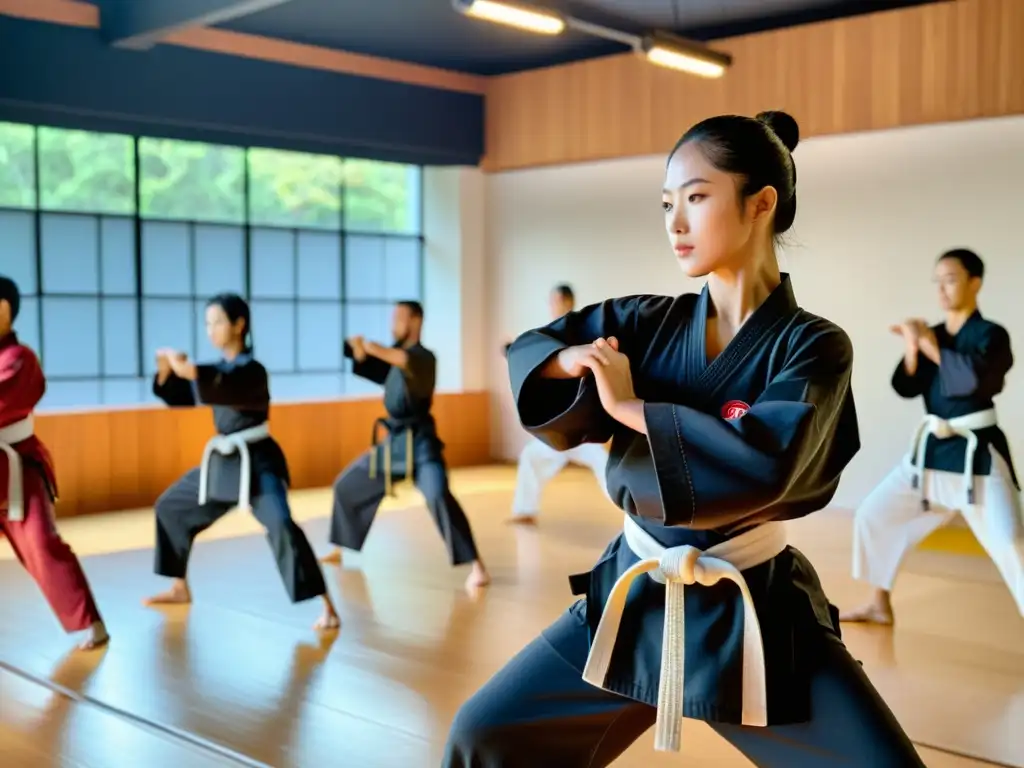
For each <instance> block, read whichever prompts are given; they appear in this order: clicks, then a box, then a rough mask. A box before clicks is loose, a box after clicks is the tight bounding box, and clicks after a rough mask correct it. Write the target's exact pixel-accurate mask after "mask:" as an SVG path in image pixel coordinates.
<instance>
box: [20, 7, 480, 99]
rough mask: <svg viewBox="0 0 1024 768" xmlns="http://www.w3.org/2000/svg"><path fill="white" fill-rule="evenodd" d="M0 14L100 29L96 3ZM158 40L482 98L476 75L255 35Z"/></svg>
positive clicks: (205, 33)
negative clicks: (474, 94)
mask: <svg viewBox="0 0 1024 768" xmlns="http://www.w3.org/2000/svg"><path fill="white" fill-rule="evenodd" d="M131 1H132V2H142V0H131ZM168 2H173V0H168ZM0 16H15V17H17V18H21V19H32V20H35V21H45V22H50V23H52V24H65V25H70V26H75V27H93V28H97V29H98V28H99V26H100V14H99V9H98V8H97V7H96V6H95V5H92V4H90V3H83V2H78V0H0ZM161 42H162V43H166V44H170V45H178V46H181V47H184V48H195V49H199V50H204V51H211V52H213V53H222V54H226V55H230V56H242V57H245V58H250V59H259V60H262V61H271V62H275V63H278V64H289V65H292V66H297V67H305V68H307V69H320V70H326V71H328V72H336V73H339V74H346V75H357V76H360V77H372V78H376V79H378V80H390V81H393V82H399V83H408V84H410V85H421V86H425V87H428V88H440V89H442V90H446V91H459V92H462V93H476V94H482V93H484V91H485V90H486V82H487V80H486V78H484V77H479V76H476V75H469V74H465V73H463V72H453V71H451V70H447V69H440V68H438V67H428V66H424V65H421V64H409V63H406V62H400V61H393V60H391V59H385V58H381V57H378V56H366V55H363V54H358V53H348V52H345V51H336V50H332V49H330V48H321V47H318V46H315V45H304V44H301V43H292V42H288V41H286V40H276V39H272V38H269V37H262V36H260V35H248V34H243V33H241V32H231V31H229V30H226V29H215V28H209V27H191V28H189V29H183V30H180V31H178V32H175V33H173V34H170V35H168V36H167V37H166V38H164V40H162V41H161Z"/></svg>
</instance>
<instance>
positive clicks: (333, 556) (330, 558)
mask: <svg viewBox="0 0 1024 768" xmlns="http://www.w3.org/2000/svg"><path fill="white" fill-rule="evenodd" d="M320 562H321V563H323V564H324V565H341V549H335V550H333V551H332V552H330V553H328V554H326V555H324V556H323V557H321V558H320Z"/></svg>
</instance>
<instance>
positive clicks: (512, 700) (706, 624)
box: [443, 112, 923, 768]
mask: <svg viewBox="0 0 1024 768" xmlns="http://www.w3.org/2000/svg"><path fill="white" fill-rule="evenodd" d="M798 139H799V130H798V127H797V125H796V122H795V121H794V120H793V119H792V118H791V117H790V116H789V115H786V114H784V113H778V112H775V113H766V114H763V115H759V116H758V117H757V118H749V117H739V116H733V115H728V116H721V117H715V118H711V119H708V120H705V121H703V122H701V123H698V124H697V125H695V126H693V127H692V128H691V129H690V130H689V131H687V132H686V134H685V135H684V136H683V137H682V139H680V141H679V143H678V144H677V145H676V147H675V148H674V149H673V151H672V153H671V154H670V155H669V159H668V164H667V168H666V173H665V181H664V190H663V195H662V206H663V208H664V214H665V226H666V230H667V232H668V236H669V241H670V243H671V245H672V247H673V249H674V251H675V256H676V259H677V260H678V262H679V265H680V267H681V268H682V270H683V272H684V273H685V274H686V275H688V276H690V277H705V276H706V277H707V284H706V285H705V286H704V288H703V290H702V291H701V292H700V293H699V294H694V293H689V294H683V295H681V296H675V297H672V296H629V297H625V298H619V299H610V300H608V301H605V302H603V303H601V304H597V305H593V306H590V307H586V308H584V309H582V310H580V311H574V312H569V313H568V314H567V315H565V316H564V317H562V318H560V319H559V320H556V321H554V322H553V323H551V324H550V325H548V326H546V327H544V328H539V329H537V330H534V331H529V332H527V333H525V334H523V335H522V336H520V337H519V338H518V339H517V340H516V341H515V342H514V343H513V344H512V348H511V349H510V351H509V356H508V357H509V375H510V378H511V381H512V390H513V394H514V396H515V400H516V405H517V408H518V412H519V417H520V421H521V422H522V424H523V426H524V427H525V428H526V429H527V430H529V431H530V432H531V433H532V434H534V435H536V436H537V437H539V438H540V439H541V440H543V441H544V442H546V443H548V444H549V445H550V446H552V447H553V448H555V449H557V450H565V449H567V448H571V447H573V446H575V445H579V444H581V443H583V442H604V441H605V440H607V439H609V438H611V439H612V446H611V452H610V456H609V463H608V473H607V478H608V491H609V494H610V495H611V497H612V498H613V499H614V500H615V502H616V503H617V504H618V506H619V507H620V508H621V509H622V510H623V512H624V521H623V533H622V534H620V535H619V536H618V537H617V538H616V539H615V540H614V541H613V542H612V543H611V544H610V545H609V546H608V548H607V549H606V550H605V553H604V554H603V556H602V557H601V558H600V560H599V561H598V563H597V564H596V565H595V567H594V569H593V570H592V571H590V572H589V573H585V574H580V575H578V576H574V577H572V578H571V579H570V584H571V586H572V588H573V592H574V593H575V594H579V595H583V597H582V598H581V599H580V600H579V601H577V602H576V603H575V604H574V605H573V606H572V607H571V608H570V609H569V610H568V611H567V612H566V613H564V614H563V615H562V617H561V618H559V619H558V620H557V621H556V622H555V623H554V624H553V625H552V626H550V627H549V628H548V629H546V630H545V631H544V632H543V634H542V635H541V636H540V637H539V638H537V639H536V640H534V641H533V642H532V643H531V644H530V645H528V646H527V647H526V648H525V649H523V650H522V651H521V652H520V653H519V654H518V655H517V656H516V657H515V658H514V659H513V660H512V661H510V662H509V664H508V665H507V666H506V667H505V668H504V669H502V670H501V671H500V672H498V673H497V674H496V675H495V676H494V677H493V678H492V679H491V680H490V681H489V682H488V683H487V684H486V685H485V686H484V687H483V688H482V689H481V690H480V691H478V692H477V693H476V694H475V695H474V696H473V697H472V698H471V699H470V700H469V701H468V702H466V703H465V704H464V705H463V707H462V708H461V709H460V711H459V712H458V714H457V715H456V717H455V720H454V722H453V724H452V728H451V733H450V735H449V740H448V745H447V748H446V755H445V758H444V763H443V764H444V765H445V766H447V767H448V768H456V767H464V768H469V767H470V766H472V768H498V766H501V768H513V767H516V768H519V767H521V768H542V767H543V766H558V768H599V766H606V765H609V764H610V763H612V762H613V761H614V760H615V758H616V757H618V756H619V755H620V754H621V753H622V752H623V751H625V749H626V748H627V747H628V746H629V745H630V744H631V743H632V742H633V741H635V740H636V739H637V738H639V737H640V735H641V734H643V733H644V732H645V731H646V730H647V729H648V728H650V727H651V725H652V724H654V725H655V746H656V748H658V749H663V750H675V749H678V748H679V742H680V730H679V727H680V725H681V723H682V720H683V718H692V719H697V720H704V721H706V722H708V723H709V724H710V725H711V726H712V727H713V728H714V729H715V730H716V731H718V732H719V733H720V734H721V735H722V736H724V737H725V738H726V739H728V740H729V741H730V742H731V743H732V744H734V745H735V746H736V747H737V748H738V749H739V750H740V751H742V752H743V753H744V754H745V755H746V756H747V757H748V758H749V759H750V760H751V761H752V762H753V763H754V764H756V765H758V766H770V767H771V768H812V766H813V767H814V768H819V767H820V766H827V765H843V766H847V767H848V768H854V767H855V766H859V767H862V768H914V767H915V766H918V767H920V768H923V763H922V762H921V760H920V758H919V757H918V755H917V753H916V751H915V750H914V747H913V745H912V744H911V742H910V740H909V739H908V738H907V736H906V735H905V734H904V732H903V730H902V729H901V728H900V726H899V724H898V723H897V722H896V720H895V718H894V717H893V715H892V713H891V712H890V711H889V709H888V707H887V706H886V705H885V702H884V701H882V699H881V698H880V697H879V695H878V693H877V692H876V691H875V689H874V688H873V686H872V685H871V683H870V681H869V680H868V679H867V677H866V676H865V674H864V672H863V671H862V670H861V668H860V666H859V665H858V663H857V662H856V661H855V660H854V659H853V657H852V656H851V655H850V653H849V652H848V651H847V649H846V647H845V646H844V644H843V642H842V640H841V639H840V634H839V621H838V615H837V612H836V610H835V608H834V607H833V606H832V605H831V604H830V603H829V601H828V599H827V598H826V596H825V594H824V592H823V590H822V588H821V585H820V583H819V582H818V578H817V575H816V574H815V572H814V568H813V567H812V566H811V564H810V562H808V560H807V558H806V557H805V556H804V555H803V554H802V553H800V552H799V551H797V550H796V549H794V548H793V547H790V546H788V545H787V543H786V538H785V536H786V533H785V531H786V529H785V526H784V524H783V523H782V521H784V520H788V519H793V518H798V517H802V516H804V515H808V514H810V513H812V512H814V511H816V510H819V509H822V508H823V507H825V506H826V505H827V504H828V503H829V501H830V500H831V498H832V496H833V494H834V493H835V490H836V487H837V486H838V484H839V478H840V475H841V473H842V471H843V469H844V468H845V467H846V466H847V464H848V463H849V462H850V460H851V459H852V458H853V456H854V455H855V454H856V453H857V451H858V450H859V448H860V441H859V437H858V430H857V417H856V412H855V408H854V401H853V394H852V392H851V389H850V374H851V370H852V366H853V350H852V346H851V343H850V340H849V338H848V337H847V335H846V333H845V332H844V331H843V330H842V329H841V328H839V327H837V326H836V325H834V324H832V323H830V322H829V321H828V320H825V319H824V318H821V317H817V316H815V315H812V314H811V313H809V312H807V311H805V310H803V309H801V308H800V307H799V305H798V304H797V302H796V298H795V296H794V293H793V287H792V285H791V283H790V280H789V276H788V275H786V274H783V273H781V272H780V270H779V266H778V262H777V260H776V255H775V242H776V240H777V238H778V236H779V235H782V234H783V233H784V232H786V231H787V230H788V229H789V228H790V227H791V226H792V224H793V220H794V218H795V216H796V167H795V165H794V162H793V158H792V155H791V151H792V150H793V149H794V148H795V147H796V145H797V141H798ZM634 578H635V579H636V580H633V579H634ZM619 619H621V623H618V620H619ZM684 629H685V631H683V630H684ZM663 652H665V653H664V655H663Z"/></svg>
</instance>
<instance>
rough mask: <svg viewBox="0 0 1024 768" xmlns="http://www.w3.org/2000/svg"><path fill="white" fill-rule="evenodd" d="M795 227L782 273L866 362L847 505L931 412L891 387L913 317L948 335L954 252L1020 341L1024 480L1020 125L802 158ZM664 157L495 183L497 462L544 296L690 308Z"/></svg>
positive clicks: (827, 147)
mask: <svg viewBox="0 0 1024 768" xmlns="http://www.w3.org/2000/svg"><path fill="white" fill-rule="evenodd" d="M795 157H796V162H797V169H798V209H797V210H798V212H797V220H796V225H795V227H794V229H793V230H792V231H791V233H790V239H791V244H790V245H789V246H788V247H787V249H786V252H785V253H784V255H783V258H782V266H783V268H784V269H786V270H788V271H790V272H791V274H792V276H793V282H794V287H795V290H796V294H797V298H798V300H799V301H800V303H801V304H802V305H803V306H804V307H805V308H807V309H808V310H810V311H812V312H816V313H819V314H821V315H824V316H825V317H827V318H829V319H830V320H833V321H834V322H836V323H838V324H839V325H841V326H842V327H843V328H844V329H846V331H847V332H848V333H849V334H850V336H851V338H852V339H853V343H854V346H855V350H856V357H855V366H854V382H853V386H854V392H855V396H856V399H857V405H858V410H859V416H860V428H861V440H862V444H863V447H862V449H861V452H860V454H859V455H858V456H857V457H856V459H855V460H854V462H853V464H852V465H851V467H850V468H849V470H848V471H847V473H846V475H845V477H844V480H843V483H842V486H841V487H840V490H839V494H838V496H837V498H836V504H837V505H841V506H853V505H855V504H856V503H857V502H858V501H859V500H860V499H861V498H863V496H864V495H865V494H866V493H867V491H869V490H870V488H871V486H872V485H873V484H874V483H875V482H877V481H878V480H879V479H880V478H881V477H882V476H883V474H884V473H885V472H886V471H887V470H888V469H889V468H890V467H891V465H892V464H893V462H895V461H897V460H898V458H899V456H900V454H901V453H902V452H903V451H904V450H905V449H906V445H907V443H908V441H909V437H910V431H911V429H912V426H913V425H914V423H915V422H916V420H917V419H918V418H919V417H920V413H921V404H920V401H916V402H909V403H908V402H906V401H903V400H900V399H899V398H898V397H896V395H895V394H894V393H893V392H892V390H891V389H890V387H889V378H890V375H891V373H892V369H893V367H894V365H895V363H896V361H897V359H898V357H899V354H900V351H901V343H900V341H899V340H898V339H896V338H895V337H892V336H890V335H889V334H888V332H887V330H886V329H887V327H888V325H889V324H890V323H891V322H894V321H898V320H901V319H903V318H904V317H907V316H911V315H922V316H924V317H927V318H930V319H932V320H938V319H939V317H940V314H939V312H938V310H937V305H936V303H935V301H934V290H933V286H932V284H931V269H932V265H933V262H934V260H935V258H936V256H937V255H938V254H939V253H941V252H942V251H943V250H946V249H948V248H951V247H955V246H961V245H962V246H966V247H969V248H972V249H974V250H976V251H977V252H978V253H979V254H980V255H981V256H982V258H983V259H984V260H985V263H986V268H987V272H988V277H987V279H986V281H985V287H984V289H983V291H982V295H981V308H982V312H983V314H985V315H987V316H989V317H991V318H992V319H994V320H996V321H997V322H999V323H1001V324H1003V325H1004V326H1006V327H1007V328H1008V329H1009V331H1010V334H1011V337H1012V338H1013V340H1014V341H1015V342H1016V350H1017V354H1018V359H1019V362H1018V366H1017V370H1014V371H1013V372H1011V375H1010V378H1009V381H1008V383H1007V389H1006V392H1005V393H1004V394H1003V395H1002V396H1001V397H1000V398H999V399H998V400H997V407H998V409H999V412H1000V418H1001V421H1002V425H1003V427H1004V429H1006V431H1007V432H1008V434H1009V437H1010V442H1011V444H1012V445H1014V446H1015V447H1016V449H1017V450H1016V451H1015V454H1016V455H1017V456H1018V457H1019V460H1020V462H1021V464H1022V466H1021V469H1024V375H1022V374H1021V373H1020V369H1021V368H1024V290H1022V288H1024V258H1022V257H1024V246H1022V245H1021V236H1020V232H1019V222H1020V221H1021V220H1022V219H1024V117H1016V118H1005V119H1000V120H987V121H974V122H963V123H956V124H949V125H936V126H926V127H921V128H909V129H900V130H894V131H884V132H874V133H868V134H859V135H848V136H839V137H825V138H820V139H811V140H808V141H807V142H805V143H803V144H801V145H800V146H799V147H798V148H797V150H796V153H795ZM663 169H664V158H663V157H660V156H659V157H644V158H633V159H627V160H617V161H609V162H600V163H591V164H586V165H577V166H568V167H555V168H543V169H536V170H525V171H514V172H508V173H501V174H495V175H492V176H490V177H488V179H487V201H486V212H487V233H486V234H487V255H488V280H487V290H488V296H489V298H490V301H489V304H490V310H489V311H490V315H491V319H490V329H491V335H490V336H489V339H490V342H489V343H490V345H491V347H493V349H490V348H489V349H486V350H485V354H486V357H487V359H488V361H489V365H488V368H489V383H490V388H491V390H492V391H493V392H494V398H495V402H496V403H497V404H498V405H499V406H500V407H499V408H496V409H495V416H494V419H495V424H494V430H493V434H494V453H495V456H496V457H498V456H500V457H505V458H512V457H513V456H515V454H516V453H517V452H518V450H519V447H520V446H521V445H522V443H523V440H524V438H525V435H524V433H523V431H522V429H521V428H520V427H519V425H518V422H517V420H516V418H515V415H514V412H513V410H512V407H511V397H510V395H509V387H508V377H507V369H506V368H505V365H504V361H503V359H502V357H501V356H500V355H499V354H498V350H497V348H498V345H499V342H501V341H503V340H504V339H505V338H506V337H509V336H514V335H515V334H517V333H519V332H521V331H523V330H525V329H527V328H529V327H533V326H536V325H540V324H543V323H545V322H547V317H546V312H547V309H546V307H547V303H546V302H547V292H548V290H549V288H550V287H551V286H552V285H554V284H555V283H557V282H561V281H566V282H569V283H571V284H572V285H573V286H574V287H575V288H576V292H577V301H578V303H581V304H587V303H591V302H595V301H599V300H601V299H604V298H606V297H609V296H618V295H627V294H630V293H673V294H674V293H682V292H685V291H688V290H693V289H695V288H699V285H700V283H697V282H695V281H688V280H686V279H685V278H683V277H682V276H681V275H680V274H679V272H678V269H677V267H676V266H675V263H674V258H673V257H672V254H671V252H670V251H669V249H668V246H667V240H666V237H665V234H664V230H663V221H662V213H661V197H660V189H661V179H662V172H663Z"/></svg>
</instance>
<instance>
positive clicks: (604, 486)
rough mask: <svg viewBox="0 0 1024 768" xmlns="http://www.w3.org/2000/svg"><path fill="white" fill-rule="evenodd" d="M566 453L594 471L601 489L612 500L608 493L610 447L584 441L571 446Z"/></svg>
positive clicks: (571, 458)
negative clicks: (573, 446)
mask: <svg viewBox="0 0 1024 768" xmlns="http://www.w3.org/2000/svg"><path fill="white" fill-rule="evenodd" d="M566 455H567V456H568V457H569V459H570V460H571V461H574V462H576V463H577V464H582V465H583V466H584V467H586V468H587V469H589V470H590V471H591V472H593V473H594V479H595V480H597V484H598V486H600V488H601V491H602V492H603V493H604V495H605V496H606V497H608V499H609V500H611V496H609V495H608V477H607V470H608V449H607V448H605V447H604V446H603V445H600V444H598V443H583V444H582V445H577V446H576V447H575V448H570V449H569V450H568V451H566Z"/></svg>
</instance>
